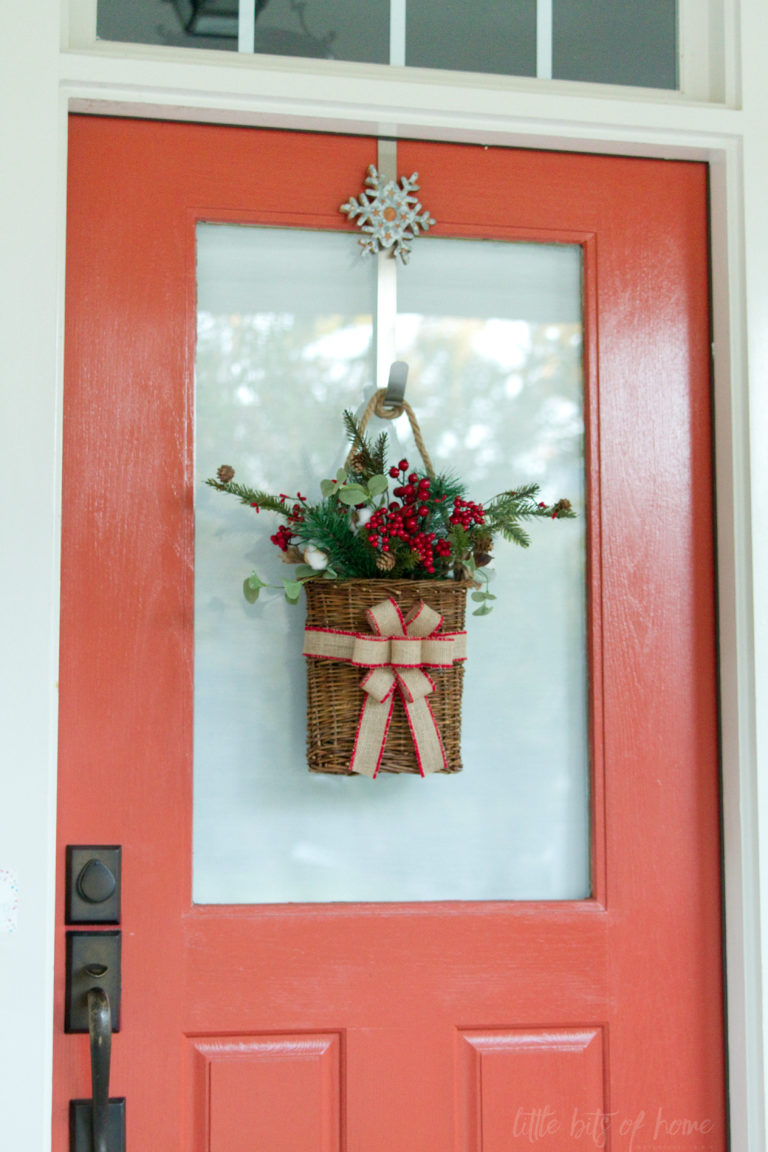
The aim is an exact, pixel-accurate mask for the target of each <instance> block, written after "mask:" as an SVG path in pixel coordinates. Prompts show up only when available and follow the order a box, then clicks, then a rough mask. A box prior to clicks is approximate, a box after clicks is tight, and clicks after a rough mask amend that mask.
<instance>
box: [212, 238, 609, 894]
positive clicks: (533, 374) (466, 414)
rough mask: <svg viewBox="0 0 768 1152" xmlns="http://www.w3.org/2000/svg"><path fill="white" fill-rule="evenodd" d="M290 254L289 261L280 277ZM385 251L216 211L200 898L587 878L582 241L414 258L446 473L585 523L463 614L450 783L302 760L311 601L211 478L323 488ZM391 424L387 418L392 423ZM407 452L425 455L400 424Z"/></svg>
mask: <svg viewBox="0 0 768 1152" xmlns="http://www.w3.org/2000/svg"><path fill="white" fill-rule="evenodd" d="M275 269H279V270H280V274H279V275H276V274H275ZM375 276H376V263H375V261H373V260H366V259H365V258H364V257H362V256H361V255H360V253H359V248H358V245H357V242H356V238H355V237H354V236H351V235H349V234H346V233H338V234H333V233H327V232H326V233H310V232H302V231H296V230H293V231H292V230H282V229H259V228H239V227H233V226H227V225H201V226H200V227H199V230H198V280H199V299H198V308H199V317H198V353H197V423H196V440H197V463H196V473H197V481H196V502H197V514H196V524H197V528H196V533H197V544H196V548H197V556H196V575H195V583H196V615H195V629H196V633H195V635H196V640H195V643H196V674H195V680H196V699H195V829H194V898H195V900H196V902H198V903H261V902H264V903H274V902H287V901H349V900H381V901H391V900H438V899H440V900H445V899H459V900H479V899H493V900H496V899H517V900H530V899H576V898H582V897H585V896H586V895H588V893H589V886H590V881H589V817H588V807H589V805H588V753H587V719H586V717H587V702H586V694H587V689H586V657H585V651H586V644H585V508H584V462H583V428H582V373H581V356H582V328H581V304H580V301H581V263H580V249H579V248H578V247H576V246H561V245H534V244H502V243H496V242H487V241H469V240H446V239H432V238H429V237H426V238H424V239H422V240H421V241H420V242H419V246H418V250H415V251H414V254H413V257H412V260H411V262H410V264H409V265H408V267H407V269H405V270H404V271H403V272H402V274H400V275H399V298H400V308H401V314H400V316H399V318H398V342H399V343H398V355H400V356H402V357H403V358H404V359H406V360H408V362H409V364H410V366H411V374H410V378H409V390H408V394H409V398H410V400H411V403H412V404H413V405H414V406H415V408H416V410H417V412H418V415H419V419H420V422H421V425H422V429H423V432H424V436H425V440H426V443H427V444H428V446H429V449H430V452H431V454H432V458H433V461H434V463H435V466H436V467H437V468H438V469H451V470H453V471H456V472H458V473H460V474H461V475H462V477H463V478H464V479H465V480H466V482H467V485H468V488H469V492H470V495H471V496H473V497H474V498H475V499H481V500H482V499H487V498H488V497H490V496H492V495H493V494H494V493H495V492H498V491H500V490H502V489H504V488H508V487H511V486H514V484H515V482H516V481H520V480H522V479H530V480H536V481H538V482H539V483H540V484H541V486H542V495H543V498H545V499H547V500H555V499H557V498H558V497H560V496H563V495H566V496H568V497H569V498H570V499H571V501H572V503H573V504H574V507H575V509H576V510H577V512H578V514H579V518H578V519H577V520H575V521H562V522H559V523H557V524H550V523H549V522H547V523H538V522H537V523H534V524H533V525H532V527H531V534H532V536H533V537H534V540H533V546H532V547H531V548H530V549H529V550H527V551H525V550H522V549H518V548H516V547H515V546H514V545H511V544H510V545H507V544H505V543H504V542H503V541H501V542H499V544H498V545H497V548H496V564H495V566H496V568H497V570H498V576H497V578H496V581H495V587H494V591H495V592H496V593H497V594H498V600H497V602H496V607H495V611H494V614H493V615H492V616H490V617H487V618H480V619H474V618H472V617H471V616H470V617H469V650H470V656H469V661H468V665H467V672H466V676H465V680H464V708H463V728H462V730H463V740H462V744H463V759H464V765H465V770H464V772H463V773H462V774H460V775H459V776H451V777H443V776H438V777H430V778H428V779H426V780H422V779H420V778H418V777H415V778H414V777H405V776H386V777H384V776H380V777H379V778H378V779H377V780H376V781H374V782H371V781H368V780H365V779H358V778H351V779H346V778H338V777H322V776H310V775H309V774H308V772H307V769H306V764H305V759H304V700H305V695H304V667H303V658H302V657H301V655H300V653H301V646H302V629H303V610H302V609H301V608H291V607H289V606H288V605H286V604H285V602H284V601H283V600H282V599H281V598H280V597H279V595H278V594H276V595H275V597H274V598H273V599H269V598H268V597H267V595H266V594H263V595H262V598H261V599H260V600H259V601H258V602H257V603H256V604H255V605H248V604H247V603H246V602H245V600H244V599H243V598H242V595H241V585H242V580H243V577H244V575H246V574H247V573H248V572H249V571H250V570H251V569H253V568H255V569H257V570H258V571H259V573H260V574H261V575H262V578H264V579H270V580H271V581H272V582H274V583H279V582H280V579H281V577H282V576H283V575H284V574H285V573H286V572H287V571H290V570H288V569H283V568H281V565H280V563H279V558H278V556H277V552H276V549H275V548H274V547H273V546H272V545H271V544H270V543H269V540H268V537H269V535H270V533H271V532H272V531H274V527H273V526H272V525H273V522H271V521H268V520H267V519H266V517H265V516H259V517H257V516H256V515H255V514H254V515H253V516H250V515H249V513H248V510H247V509H244V508H243V507H241V506H240V505H238V504H237V503H236V501H234V500H232V499H231V498H227V497H224V496H221V495H220V494H218V493H215V492H213V491H212V490H211V489H209V488H206V487H205V486H204V485H203V483H202V481H203V480H204V479H205V477H207V476H210V475H213V474H214V472H215V470H216V468H217V467H218V466H219V465H220V464H222V463H230V464H232V465H234V466H235V467H236V468H237V471H238V478H240V479H242V480H244V481H247V482H251V483H253V484H258V485H259V486H263V487H265V488H268V489H273V490H276V491H287V492H290V493H292V492H293V491H294V490H295V489H296V488H299V489H300V490H301V491H302V492H307V490H309V491H310V492H312V493H317V491H318V486H319V479H320V478H322V477H323V476H329V475H333V473H334V471H335V469H336V467H337V466H338V465H339V464H340V463H341V461H342V460H343V458H344V455H345V450H346V443H345V441H344V438H343V434H342V430H341V422H340V413H341V410H342V409H343V408H344V407H345V406H346V407H350V408H352V409H358V410H359V409H360V406H361V404H362V403H363V402H364V399H365V398H367V396H368V395H370V389H371V384H372V376H373V356H372V315H373V313H374V311H375V309H374V301H375V296H374V293H375ZM380 428H381V425H378V426H377V427H375V428H373V431H374V432H378V431H379V430H380ZM387 430H388V431H389V432H390V435H391V437H392V439H393V443H392V456H393V458H394V459H397V458H399V456H400V454H405V455H406V456H407V457H408V458H409V459H411V460H416V459H417V454H416V451H415V448H414V445H413V443H412V441H411V440H410V433H409V429H408V427H407V420H406V419H405V417H403V418H401V419H400V420H398V421H394V422H391V423H389V424H388V425H387Z"/></svg>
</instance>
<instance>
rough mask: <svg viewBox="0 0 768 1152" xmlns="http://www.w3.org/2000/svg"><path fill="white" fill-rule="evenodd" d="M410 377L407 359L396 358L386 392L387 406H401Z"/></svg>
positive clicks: (390, 371) (384, 401)
mask: <svg viewBox="0 0 768 1152" xmlns="http://www.w3.org/2000/svg"><path fill="white" fill-rule="evenodd" d="M407 379H408V365H407V364H406V362H405V360H395V362H394V364H393V365H392V367H391V368H390V370H389V380H388V381H387V391H386V393H385V394H384V400H383V405H384V407H385V408H399V407H400V406H401V404H402V403H403V400H404V399H405V383H406V380H407Z"/></svg>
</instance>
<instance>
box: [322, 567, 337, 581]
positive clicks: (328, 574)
mask: <svg viewBox="0 0 768 1152" xmlns="http://www.w3.org/2000/svg"><path fill="white" fill-rule="evenodd" d="M323 576H325V578H326V580H338V578H339V574H338V572H334V570H333V568H326V569H325V571H324V572H323Z"/></svg>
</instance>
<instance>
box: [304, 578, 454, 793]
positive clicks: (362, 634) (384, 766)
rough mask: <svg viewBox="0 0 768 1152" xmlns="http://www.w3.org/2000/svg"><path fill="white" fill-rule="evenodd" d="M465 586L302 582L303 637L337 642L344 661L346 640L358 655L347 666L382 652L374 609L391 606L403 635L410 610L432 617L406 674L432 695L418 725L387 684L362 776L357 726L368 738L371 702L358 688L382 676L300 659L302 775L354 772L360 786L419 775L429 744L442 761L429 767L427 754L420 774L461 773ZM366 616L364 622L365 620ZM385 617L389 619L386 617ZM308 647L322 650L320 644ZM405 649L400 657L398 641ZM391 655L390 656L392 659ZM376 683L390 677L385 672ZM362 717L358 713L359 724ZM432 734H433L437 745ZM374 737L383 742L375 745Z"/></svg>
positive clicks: (369, 667) (400, 691)
mask: <svg viewBox="0 0 768 1152" xmlns="http://www.w3.org/2000/svg"><path fill="white" fill-rule="evenodd" d="M470 586H471V585H470V583H469V582H467V581H457V580H386V579H382V580H317V581H314V580H312V581H309V582H308V583H307V584H305V586H304V591H305V592H306V597H307V624H306V627H307V630H308V631H307V635H308V636H312V637H313V638H315V639H316V640H319V641H327V643H328V644H332V643H333V642H334V638H337V637H339V636H340V635H341V636H344V639H343V641H340V643H343V644H346V645H347V646H348V648H347V651H351V647H350V646H354V643H355V641H354V640H348V639H347V638H346V637H348V636H350V635H354V636H356V638H357V640H358V642H359V646H360V648H361V649H362V652H363V655H362V656H361V654H360V652H357V654H356V655H357V660H360V659H362V660H367V659H369V658H370V657H369V656H368V655H366V653H367V652H369V651H370V650H371V648H374V649H375V647H376V645H377V644H378V645H379V646H381V645H382V644H386V643H388V641H387V640H386V639H385V638H384V637H382V636H378V637H377V635H376V627H375V621H376V615H375V610H376V607H377V606H379V607H382V606H384V605H387V604H388V602H390V601H391V602H394V604H396V605H397V606H398V609H399V617H400V619H401V620H402V621H403V622H404V624H405V625H406V628H405V632H406V633H407V632H408V631H409V629H410V628H411V627H412V626H411V625H408V624H407V621H408V617H409V615H413V616H416V615H418V613H419V607H418V606H419V605H420V604H421V605H422V607H423V606H424V605H426V606H427V609H431V610H432V611H433V612H434V613H436V614H437V615H438V616H439V617H442V621H441V623H440V624H439V627H437V628H436V630H435V631H434V632H432V633H431V635H430V638H429V639H427V640H425V641H424V642H423V645H424V648H423V654H424V660H423V662H422V663H421V664H420V665H419V668H418V670H417V671H415V672H414V675H415V676H416V677H417V678H419V677H420V676H422V675H426V676H427V677H428V678H429V680H430V681H431V682H432V683H433V684H434V690H431V691H429V692H428V694H427V695H426V696H425V698H424V704H423V706H420V708H421V713H420V716H417V717H416V718H414V709H413V707H412V706H409V705H406V703H405V701H406V700H407V699H408V696H409V693H408V688H407V685H406V686H405V687H401V686H400V681H399V677H395V680H396V681H397V683H395V684H393V685H392V690H391V693H390V697H389V699H388V700H387V701H385V705H386V706H387V707H389V706H390V705H391V710H390V711H389V712H388V716H387V717H386V720H384V719H382V721H381V726H380V727H379V729H378V732H377V733H376V732H374V733H373V736H374V742H375V745H376V747H375V750H373V751H371V750H370V749H369V751H368V755H367V758H366V759H367V765H368V766H367V768H366V767H362V768H361V767H360V763H361V752H360V748H361V743H365V741H366V727H365V725H366V724H367V725H368V726H369V727H370V728H375V723H374V721H373V720H372V718H371V714H372V713H373V712H374V711H375V702H372V700H371V697H370V696H369V695H368V692H367V690H366V688H365V687H363V686H362V682H363V681H364V680H367V678H368V676H369V675H370V674H371V672H372V671H373V670H374V669H376V671H377V674H378V675H382V670H381V669H380V668H376V665H373V664H364V663H363V664H361V663H359V662H357V660H356V662H354V663H353V662H351V661H350V659H349V658H348V657H343V658H341V659H334V658H330V657H324V656H310V655H308V656H307V764H308V767H309V771H310V772H319V773H326V774H330V775H344V776H348V775H350V772H360V771H362V772H363V774H366V775H369V776H371V775H372V776H375V775H376V774H377V773H378V772H379V771H381V772H404V773H410V774H412V775H419V774H421V775H424V774H425V764H427V763H428V757H427V755H425V754H424V753H425V748H426V746H427V745H428V744H429V743H430V742H431V745H432V748H433V752H434V749H435V748H438V747H439V748H441V750H442V751H441V754H440V756H439V759H438V758H437V755H436V754H433V755H432V757H431V765H432V766H431V767H427V771H437V772H443V773H453V772H460V771H461V766H462V765H461V747H460V745H461V688H462V680H463V676H464V664H463V660H464V616H465V608H466V596H467V588H468V587H470ZM372 610H374V615H373V616H372V615H370V614H371V611H372ZM387 610H388V611H390V612H395V610H394V609H391V608H390V609H387ZM395 614H396V615H397V613H395ZM372 623H373V627H372V626H371V625H372ZM313 630H317V631H316V632H315V631H313ZM430 643H431V647H430V646H429V645H430ZM316 647H320V648H322V644H317V645H316ZM405 647H406V648H407V647H408V641H406V644H405ZM436 648H437V649H440V648H442V649H446V648H452V652H451V653H450V655H449V654H447V653H446V655H443V654H442V653H439V654H438V655H437V656H435V650H436ZM393 651H394V652H395V653H396V652H397V650H396V649H393ZM306 652H307V646H305V653H306ZM399 658H400V657H398V656H397V654H395V656H394V659H393V664H389V665H388V666H387V667H388V668H389V669H391V668H393V666H395V670H397V666H396V665H394V661H396V660H397V659H399ZM409 658H410V656H409V654H406V655H405V656H404V657H403V659H405V660H408V659H409ZM374 659H375V656H374ZM414 659H415V657H414ZM438 660H442V661H443V662H444V666H441V667H439V666H436V663H435V662H436V661H438ZM449 660H450V663H449ZM401 667H402V666H401ZM384 674H386V675H389V676H390V677H391V676H392V672H391V671H389V672H386V673H384ZM406 678H407V677H406ZM364 712H368V717H367V718H366V720H365V722H364V721H363V713H364ZM428 717H429V718H428ZM412 729H413V730H412ZM433 730H434V731H436V733H437V740H435V735H434V731H433ZM420 731H421V732H422V733H423V736H422V737H420ZM382 733H383V741H382V740H381V739H380V737H381V736H382ZM368 735H371V734H370V733H368ZM435 765H437V766H435Z"/></svg>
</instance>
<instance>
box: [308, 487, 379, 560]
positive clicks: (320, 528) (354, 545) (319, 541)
mask: <svg viewBox="0 0 768 1152" xmlns="http://www.w3.org/2000/svg"><path fill="white" fill-rule="evenodd" d="M303 515H304V519H303V520H302V521H301V522H300V523H297V524H295V525H293V534H294V536H296V537H298V539H299V540H302V541H303V542H304V543H307V544H309V543H312V544H314V545H315V546H316V547H317V548H319V549H321V551H323V552H325V554H326V556H327V557H328V566H329V567H330V568H332V569H333V571H334V572H336V574H337V575H338V576H362V577H374V576H378V575H379V572H378V569H377V568H376V555H375V553H374V552H373V550H372V549H371V547H370V546H369V545H368V543H367V542H366V541H365V540H363V538H362V537H360V536H357V535H354V534H353V533H352V532H350V530H349V523H348V520H347V517H346V516H345V515H340V514H339V504H338V501H337V500H336V497H335V496H331V497H329V498H328V499H327V500H323V501H322V503H320V504H317V505H316V506H315V507H314V508H305V509H304V510H303Z"/></svg>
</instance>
